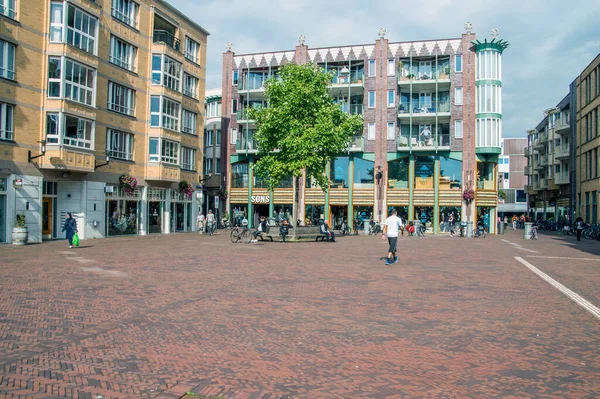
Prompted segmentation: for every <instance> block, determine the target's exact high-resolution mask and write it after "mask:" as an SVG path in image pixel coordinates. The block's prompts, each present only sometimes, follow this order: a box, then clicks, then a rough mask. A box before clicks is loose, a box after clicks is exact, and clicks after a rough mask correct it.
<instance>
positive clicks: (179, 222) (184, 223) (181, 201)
mask: <svg viewBox="0 0 600 399" xmlns="http://www.w3.org/2000/svg"><path fill="white" fill-rule="evenodd" d="M171 231H172V232H186V231H192V198H191V197H188V196H187V195H185V194H184V193H181V192H179V191H177V190H172V191H171Z"/></svg>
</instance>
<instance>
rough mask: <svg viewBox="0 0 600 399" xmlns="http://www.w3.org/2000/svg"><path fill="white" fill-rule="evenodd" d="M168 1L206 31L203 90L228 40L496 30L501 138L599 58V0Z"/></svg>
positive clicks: (534, 119) (325, 39) (247, 49)
mask: <svg viewBox="0 0 600 399" xmlns="http://www.w3.org/2000/svg"><path fill="white" fill-rule="evenodd" d="M169 1H170V3H171V4H173V5H174V6H175V7H177V8H178V9H179V10H181V11H183V12H184V13H186V14H187V15H188V16H190V17H191V18H192V19H193V20H194V21H196V22H197V23H199V24H200V25H201V26H202V27H203V28H205V29H206V30H208V31H209V32H210V33H211V35H210V36H209V38H208V61H207V86H206V87H207V88H215V87H220V86H221V62H222V54H223V51H224V50H225V43H226V42H231V43H233V45H234V51H235V52H236V53H238V54H243V53H253V52H263V51H276V50H286V49H293V48H294V46H295V45H296V44H297V43H298V36H299V35H300V34H303V35H305V36H306V44H307V45H308V46H309V47H326V46H340V45H346V44H362V43H373V42H374V41H375V39H377V38H378V36H377V32H378V30H379V28H382V27H383V28H386V30H387V38H388V39H389V40H390V41H411V40H427V39H442V38H450V37H459V36H460V35H461V34H462V33H463V31H464V28H463V26H464V23H465V22H467V21H470V22H471V23H472V24H473V31H474V32H475V33H476V34H477V37H478V38H480V39H482V38H485V37H489V36H490V30H491V29H492V28H498V29H499V30H500V38H503V39H505V40H508V41H509V42H510V47H509V48H508V49H507V50H506V51H505V52H504V57H503V88H504V91H503V95H504V98H503V100H504V101H503V120H504V123H503V130H504V137H524V136H525V131H526V129H528V128H532V127H535V126H536V125H537V124H538V123H539V121H540V120H541V119H542V117H543V110H544V109H547V108H550V107H552V106H554V105H556V104H557V103H558V102H559V101H560V100H561V99H562V98H563V97H564V96H565V95H566V94H567V91H568V89H569V84H570V83H571V82H572V81H573V80H574V79H575V77H576V76H577V75H578V74H579V73H580V72H581V70H583V68H585V67H586V66H587V65H588V64H589V63H590V62H591V61H592V60H593V58H594V57H595V56H596V55H597V54H598V53H599V52H600V23H598V16H600V1H598V0H573V1H571V2H564V1H557V0H545V1H541V0H527V1H516V0H505V1H502V2H492V1H483V0H471V1H469V2H466V1H453V0H430V1H428V2H400V1H398V0H392V1H384V0H371V1H364V0H362V1H354V0H343V1H340V0H329V1H316V0H294V1H291V0H282V1H279V2H277V1H266V0H254V1H252V2H248V1H239V0H230V1H216V0H213V1H206V0H205V1H199V0H169ZM569 7H570V8H569Z"/></svg>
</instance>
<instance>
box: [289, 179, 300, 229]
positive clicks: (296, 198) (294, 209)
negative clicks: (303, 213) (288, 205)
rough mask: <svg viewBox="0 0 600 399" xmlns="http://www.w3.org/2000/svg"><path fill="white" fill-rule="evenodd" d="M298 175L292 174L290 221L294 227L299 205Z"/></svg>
mask: <svg viewBox="0 0 600 399" xmlns="http://www.w3.org/2000/svg"><path fill="white" fill-rule="evenodd" d="M299 192H300V177H299V176H294V206H292V223H291V225H292V226H293V227H296V225H297V221H298V211H299V209H298V208H299V207H300V195H299Z"/></svg>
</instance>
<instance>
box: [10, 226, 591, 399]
mask: <svg viewBox="0 0 600 399" xmlns="http://www.w3.org/2000/svg"><path fill="white" fill-rule="evenodd" d="M223 233H224V234H222V235H217V236H213V237H208V236H198V235H196V234H176V235H170V236H162V235H161V236H146V237H128V238H115V239H103V240H91V241H86V242H83V243H82V247H80V248H74V249H68V248H66V245H65V242H49V243H44V244H38V245H30V246H26V247H22V248H17V247H11V246H2V247H0V398H53V397H68V398H70V397H74V398H79V397H82V398H88V397H89V398H94V399H95V398H96V397H97V396H98V395H102V396H104V397H105V398H107V399H108V398H155V397H160V398H179V397H182V396H183V395H185V393H186V392H194V393H196V394H201V395H204V396H207V397H216V396H220V397H224V398H271V399H273V398H286V397H290V398H513V397H514V398H596V397H599V396H600V378H598V376H599V375H600V360H599V359H600V356H599V355H600V353H599V349H598V348H600V338H598V337H600V320H599V319H597V318H595V317H594V316H593V315H592V314H591V313H589V312H588V311H586V310H585V309H583V308H582V307H581V306H579V305H578V304H576V303H575V302H573V301H572V300H570V299H569V298H567V297H566V296H565V295H564V294H562V293H561V292H559V291H558V290H556V289H555V288H554V287H552V286H551V285H550V284H548V283H547V282H545V281H543V280H542V279H541V278H540V277H538V276H537V275H535V274H534V273H533V272H531V271H530V270H529V269H527V268H526V267H525V266H524V265H523V264H521V263H519V262H518V261H517V260H515V257H521V258H523V259H526V260H527V261H528V262H531V264H533V265H535V266H536V267H538V268H540V269H541V270H543V271H544V272H545V273H547V274H548V275H549V276H551V277H552V278H554V279H556V280H557V281H559V282H561V283H562V284H564V285H565V286H567V287H568V288H570V289H571V290H573V291H575V292H577V293H579V294H580V295H582V296H583V297H585V298H586V299H587V300H588V301H590V302H591V303H593V304H595V306H600V303H599V298H600V293H599V291H598V288H597V287H598V280H599V275H600V273H599V272H600V257H598V255H597V253H596V251H597V248H596V247H597V245H596V246H594V243H591V242H583V243H580V244H579V243H574V241H573V240H572V238H571V237H569V238H565V237H558V236H547V235H543V236H542V237H541V239H540V240H538V241H532V242H530V241H524V240H522V239H521V237H519V235H518V234H519V232H512V231H508V232H507V234H505V235H503V236H493V237H488V238H486V239H466V238H464V239H463V238H450V237H443V236H441V237H425V238H422V239H418V238H412V237H411V238H409V237H404V238H401V239H400V240H399V248H400V262H398V263H396V264H395V265H392V266H385V265H384V264H383V261H381V260H379V258H380V257H381V256H384V255H385V251H386V250H387V245H386V243H385V242H383V241H382V240H381V239H380V238H378V237H365V236H350V237H342V238H340V239H339V240H338V243H314V242H306V243H297V244H295V243H292V244H281V243H277V242H275V243H257V244H249V245H246V244H231V243H230V242H229V239H228V236H227V235H226V233H225V231H223ZM565 258H569V259H565Z"/></svg>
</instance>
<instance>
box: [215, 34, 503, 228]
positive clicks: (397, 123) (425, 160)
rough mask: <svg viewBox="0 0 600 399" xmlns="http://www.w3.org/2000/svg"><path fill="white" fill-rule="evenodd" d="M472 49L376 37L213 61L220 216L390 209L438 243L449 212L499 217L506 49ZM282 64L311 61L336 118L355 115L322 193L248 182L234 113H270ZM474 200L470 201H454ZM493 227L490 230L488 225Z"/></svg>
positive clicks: (247, 155) (247, 142) (240, 124)
mask: <svg viewBox="0 0 600 399" xmlns="http://www.w3.org/2000/svg"><path fill="white" fill-rule="evenodd" d="M492 34H493V38H492V39H491V40H489V39H485V40H483V41H479V40H476V37H475V34H474V33H472V31H471V27H470V24H467V25H466V32H465V33H464V34H462V35H460V36H459V37H457V38H450V39H439V40H428V41H417V42H392V41H389V40H388V39H387V38H386V37H385V31H384V30H382V31H380V39H378V40H376V41H375V42H374V43H368V44H361V45H344V46H339V47H320V48H311V47H309V46H308V45H307V44H306V43H305V37H304V36H301V37H300V38H299V44H298V45H297V46H296V47H295V49H290V50H286V51H276V52H264V53H257V54H236V53H234V52H233V50H232V46H231V45H228V48H227V51H226V52H225V53H224V54H223V75H222V76H223V84H222V101H223V102H222V111H223V117H222V122H221V129H222V132H223V137H224V138H223V140H224V142H223V146H224V148H225V151H224V155H223V157H224V158H226V159H225V161H226V162H223V166H224V169H223V172H224V173H223V176H222V182H223V183H224V184H223V188H225V189H226V190H227V193H228V196H227V199H226V206H227V209H229V210H230V212H231V211H238V212H240V211H241V212H244V213H245V214H246V215H252V216H254V217H251V218H249V219H250V220H251V221H252V219H255V217H256V216H257V215H273V213H274V212H276V211H277V212H278V211H280V210H284V212H285V211H289V212H290V213H292V207H293V206H294V205H293V190H294V189H297V191H298V193H299V197H300V201H299V202H300V208H299V209H298V215H299V218H300V219H301V220H303V221H306V220H318V219H320V218H325V219H327V220H329V222H330V224H331V225H333V226H335V225H337V224H338V223H339V222H340V221H341V220H342V219H344V218H347V219H348V221H349V223H350V224H352V221H353V220H354V219H360V220H363V219H374V220H379V221H383V220H384V219H385V218H386V216H387V215H388V213H389V211H390V209H391V208H397V209H398V210H399V213H400V214H401V215H403V216H404V217H406V218H408V219H409V220H413V219H415V220H420V221H422V222H423V223H425V224H426V225H427V228H428V230H429V231H430V232H433V233H438V232H439V231H440V226H441V225H443V222H444V221H445V220H447V218H448V217H449V215H450V214H454V215H455V217H456V218H458V219H463V220H469V221H473V220H474V219H475V218H476V215H477V217H482V218H484V219H485V220H486V221H489V220H494V219H495V217H496V215H497V205H498V203H497V199H498V192H497V164H498V157H499V155H500V152H501V149H500V138H501V136H502V62H501V60H502V53H503V51H504V50H505V48H506V47H507V46H508V43H507V42H505V41H503V40H499V39H498V38H497V30H494V31H493V33H492ZM288 62H295V63H298V64H306V63H313V64H316V65H319V66H321V67H322V68H324V69H325V70H327V71H333V72H334V78H333V80H332V82H331V85H330V87H329V90H330V93H331V95H332V96H333V98H334V99H335V101H336V102H337V103H339V105H340V107H341V109H342V110H344V111H346V112H350V113H358V114H361V115H363V116H364V119H365V123H364V132H363V134H361V135H358V136H356V137H354V138H353V140H352V142H351V143H349V146H348V151H347V152H346V153H344V154H340V155H339V157H337V159H336V160H335V161H334V162H332V163H331V164H330V165H327V168H326V170H325V171H324V173H327V174H328V175H329V177H330V180H331V185H330V186H329V187H328V188H327V190H326V191H325V192H323V191H322V189H321V188H316V187H315V185H314V182H312V181H310V180H309V179H301V183H300V187H297V188H294V187H292V185H293V183H292V179H291V177H290V179H287V180H286V181H284V182H282V184H281V185H280V186H279V187H278V188H275V189H274V190H273V191H272V192H270V191H269V189H268V188H267V182H264V181H260V180H259V179H257V178H256V177H255V176H254V175H253V171H252V168H253V164H254V163H255V162H256V156H257V152H258V149H257V147H256V144H255V142H254V140H253V135H254V132H255V131H256V125H255V124H254V121H252V120H247V118H246V117H245V116H244V115H245V114H244V110H245V109H246V108H248V107H254V106H259V105H260V106H268V104H267V102H266V100H267V99H266V98H265V91H264V85H263V83H264V82H265V80H266V79H268V78H269V77H271V76H273V75H275V74H277V70H278V68H279V67H280V66H281V65H283V64H285V63H288ZM466 190H473V191H474V192H475V200H474V201H472V202H471V201H469V202H466V201H465V200H463V192H464V191H466ZM490 229H491V231H493V230H494V229H495V226H494V223H491V225H490Z"/></svg>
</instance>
